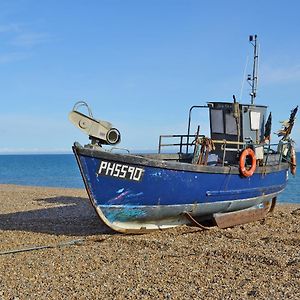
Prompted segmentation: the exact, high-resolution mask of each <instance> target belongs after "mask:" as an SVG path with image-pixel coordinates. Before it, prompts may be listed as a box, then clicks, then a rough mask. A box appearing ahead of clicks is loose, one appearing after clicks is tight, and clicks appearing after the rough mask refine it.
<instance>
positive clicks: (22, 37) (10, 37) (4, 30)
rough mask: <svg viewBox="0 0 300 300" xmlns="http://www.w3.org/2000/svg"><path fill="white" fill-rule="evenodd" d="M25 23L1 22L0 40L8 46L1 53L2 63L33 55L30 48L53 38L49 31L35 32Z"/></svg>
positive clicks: (0, 61) (0, 59) (0, 60)
mask: <svg viewBox="0 0 300 300" xmlns="http://www.w3.org/2000/svg"><path fill="white" fill-rule="evenodd" d="M27 27H28V26H25V25H24V24H19V23H9V24H2V25H1V24H0V40H1V43H2V44H4V46H6V47H2V48H1V49H5V50H4V51H5V52H3V50H2V51H1V52H2V53H0V64H7V63H11V62H15V61H19V60H24V59H27V58H29V57H30V56H31V53H30V52H29V49H30V50H31V49H32V48H34V47H36V46H38V45H41V44H44V43H47V42H50V41H51V40H52V38H51V37H50V36H49V35H48V34H47V33H42V32H33V31H31V30H30V29H28V28H27Z"/></svg>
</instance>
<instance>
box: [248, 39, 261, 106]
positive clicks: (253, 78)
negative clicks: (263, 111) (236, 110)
mask: <svg viewBox="0 0 300 300" xmlns="http://www.w3.org/2000/svg"><path fill="white" fill-rule="evenodd" d="M249 42H250V43H251V44H252V45H253V47H254V54H253V56H254V57H253V70H252V75H251V74H249V75H248V78H247V81H248V83H249V84H250V86H251V93H250V97H251V104H254V100H255V97H256V90H257V68H258V46H257V35H256V34H255V35H250V36H249Z"/></svg>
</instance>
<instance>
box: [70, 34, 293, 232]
mask: <svg viewBox="0 0 300 300" xmlns="http://www.w3.org/2000/svg"><path fill="white" fill-rule="evenodd" d="M250 43H251V44H252V45H253V47H254V63H253V72H252V74H251V75H248V79H247V80H248V82H249V84H250V86H251V93H250V96H251V103H249V104H241V103H239V102H238V101H237V99H236V97H235V96H233V100H232V101H227V102H219V101H210V102H207V103H205V104H204V105H195V106H192V107H191V108H190V110H189V114H188V125H187V133H186V134H174V135H161V136H160V137H159V146H158V151H157V153H151V154H149V153H148V154H145V153H144V154H133V153H130V151H129V150H126V149H125V150H124V151H122V150H120V149H121V148H117V147H116V145H117V144H118V143H119V142H120V140H121V134H120V131H119V130H118V129H117V128H115V127H113V125H112V124H111V123H110V122H107V121H101V120H97V119H95V118H94V117H93V114H92V111H91V109H90V108H89V106H88V105H87V104H86V103H85V102H83V101H79V102H77V103H76V104H75V105H74V107H73V110H72V111H71V112H70V114H69V119H70V121H71V122H72V123H73V124H74V125H75V126H76V127H78V128H79V129H80V130H81V131H83V132H84V133H86V134H87V135H88V136H89V138H90V143H89V144H88V145H85V146H81V145H80V144H79V143H77V142H75V143H74V145H73V152H74V154H75V157H76V160H77V163H78V166H79V169H80V172H81V175H82V178H83V181H84V184H85V188H86V190H87V193H88V196H89V199H90V201H91V203H92V205H93V207H94V208H95V210H96V212H97V214H98V215H99V217H100V219H101V220H102V221H103V222H104V223H105V224H106V225H107V226H109V227H110V228H112V229H113V230H115V231H118V232H122V233H144V232H147V231H151V230H157V229H165V228H170V227H174V226H179V225H182V224H190V225H195V226H199V227H201V228H203V229H208V228H210V227H209V226H208V224H210V226H211V225H217V226H219V227H220V228H227V227H232V226H235V225H238V224H243V223H247V222H251V221H255V220H259V219H262V218H265V217H266V215H267V214H268V213H270V212H271V211H272V210H273V209H274V207H275V204H276V199H277V196H278V194H279V193H280V192H282V191H283V190H284V188H285V186H286V184H287V180H288V173H289V171H290V172H291V173H292V174H293V175H295V173H296V154H295V149H294V142H293V140H292V139H291V137H290V134H291V131H292V128H293V125H294V122H295V116H296V113H297V110H298V107H296V108H295V109H293V110H292V111H291V115H290V118H289V119H288V120H287V121H286V122H284V123H283V125H282V129H281V130H280V131H279V132H278V136H279V137H280V138H279V142H277V143H275V144H272V143H271V124H272V116H271V113H270V114H269V116H268V118H267V107H266V106H264V105H257V104H255V98H256V91H257V63H258V47H257V46H258V45H257V36H256V35H255V36H250ZM82 106H85V107H86V108H87V111H88V113H83V112H81V111H80V110H79V108H80V107H82ZM198 109H206V110H207V111H208V115H209V124H210V136H209V137H208V136H205V135H203V134H201V132H200V129H199V126H198V128H197V130H195V132H196V133H195V134H191V124H192V116H193V112H194V111H195V110H198ZM166 141H167V142H166ZM170 141H171V142H170ZM174 147H177V151H176V152H174V151H173V150H174ZM166 149H170V150H166Z"/></svg>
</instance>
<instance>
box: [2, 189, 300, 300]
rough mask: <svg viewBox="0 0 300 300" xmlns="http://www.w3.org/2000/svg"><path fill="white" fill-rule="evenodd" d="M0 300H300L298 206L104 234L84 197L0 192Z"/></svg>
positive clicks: (76, 192)
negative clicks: (241, 220) (202, 225)
mask: <svg viewBox="0 0 300 300" xmlns="http://www.w3.org/2000/svg"><path fill="white" fill-rule="evenodd" d="M0 241H1V243H0V299H1V300H6V299H300V205H296V204H294V205H287V204H285V205H280V204H279V205H277V206H276V208H275V211H274V213H273V214H272V215H268V217H267V218H266V219H264V220H261V221H257V222H253V223H249V224H245V225H240V226H236V227H234V228H228V229H219V228H215V227H213V228H212V229H211V230H208V231H203V230H201V229H199V228H196V227H190V226H182V227H178V228H173V229H169V230H165V231H157V232H152V233H149V234H143V235H124V234H118V233H114V232H112V231H111V230H110V229H108V228H107V227H105V225H104V224H102V223H101V221H100V219H99V218H98V216H97V215H96V213H95V211H94V209H93V207H92V205H91V204H90V202H89V200H88V197H87V194H86V192H85V190H83V189H57V188H43V187H25V186H15V185H0Z"/></svg>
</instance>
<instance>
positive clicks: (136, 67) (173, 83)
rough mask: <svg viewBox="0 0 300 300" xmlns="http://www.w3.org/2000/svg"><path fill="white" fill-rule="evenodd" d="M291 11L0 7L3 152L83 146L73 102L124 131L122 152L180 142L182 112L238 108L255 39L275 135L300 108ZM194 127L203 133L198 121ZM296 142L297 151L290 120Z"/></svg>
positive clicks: (298, 129) (158, 2)
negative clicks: (234, 103)
mask: <svg viewBox="0 0 300 300" xmlns="http://www.w3.org/2000/svg"><path fill="white" fill-rule="evenodd" d="M299 11H300V2H299V1H276V0H275V1H230V0H229V1H189V0H182V1H177V0H139V1H130V0H128V1H125V0H119V1H117V0H110V1H100V0H99V1H91V0H86V1H79V0H77V1H74V0H72V1H67V0H60V1H55V0H52V1H50V0H49V1H47V0H44V1H37V0H35V1H30V0H19V1H18V0H16V1H13V0H9V1H5V0H1V2H0V43H1V46H0V93H1V100H0V101H1V110H0V136H1V144H0V153H11V152H16V153H23V152H26V153H27V152H61V151H70V149H71V145H72V144H73V142H74V141H75V140H77V141H79V142H81V143H82V144H84V143H87V141H88V138H87V137H86V136H84V135H83V134H82V133H81V132H80V131H79V130H78V129H76V128H75V127H73V125H72V124H71V123H69V121H68V118H67V116H68V113H69V111H70V110H71V109H72V107H73V105H74V103H75V102H76V101H78V100H85V101H87V102H88V103H89V105H90V106H91V108H92V110H93V113H94V116H96V117H97V118H98V119H102V120H107V121H110V122H112V123H113V124H114V125H115V126H116V127H117V128H118V129H119V130H120V131H121V134H122V143H121V145H120V146H122V147H126V148H129V149H156V148H157V143H158V136H159V134H172V133H186V127H187V114H188V109H189V107H190V106H191V105H195V104H197V105H201V104H205V103H206V102H207V101H213V100H218V101H231V99H232V94H235V95H237V98H238V100H241V99H240V96H241V86H242V81H243V74H244V68H245V65H246V61H247V57H249V64H250V62H251V55H252V51H253V48H252V47H251V45H250V44H249V43H248V35H249V34H258V37H259V41H260V70H259V75H260V79H259V86H258V88H259V89H258V97H257V99H256V103H257V104H263V105H268V106H269V108H270V110H271V111H272V113H273V131H276V130H277V129H279V128H280V124H279V120H284V119H287V118H288V116H289V113H290V110H291V109H292V108H293V107H295V106H296V105H297V104H299V103H300V101H299V100H300V93H299V92H300V18H299ZM249 71H250V65H249V66H248V70H247V73H248V72H249ZM248 94H249V85H248V84H247V82H245V84H244V89H243V93H242V102H244V103H248V102H249V101H250V98H249V96H248ZM195 117H197V118H198V120H197V122H195V124H193V126H196V124H198V123H200V124H201V128H202V129H203V130H205V128H207V124H206V121H207V118H206V117H207V116H206V114H204V113H202V114H198V115H195ZM293 137H294V139H295V140H296V142H297V148H298V149H299V146H300V123H299V122H298V123H297V124H296V126H295V128H294V132H293Z"/></svg>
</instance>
